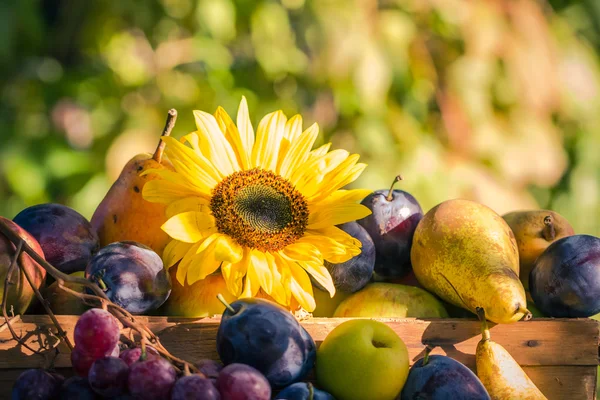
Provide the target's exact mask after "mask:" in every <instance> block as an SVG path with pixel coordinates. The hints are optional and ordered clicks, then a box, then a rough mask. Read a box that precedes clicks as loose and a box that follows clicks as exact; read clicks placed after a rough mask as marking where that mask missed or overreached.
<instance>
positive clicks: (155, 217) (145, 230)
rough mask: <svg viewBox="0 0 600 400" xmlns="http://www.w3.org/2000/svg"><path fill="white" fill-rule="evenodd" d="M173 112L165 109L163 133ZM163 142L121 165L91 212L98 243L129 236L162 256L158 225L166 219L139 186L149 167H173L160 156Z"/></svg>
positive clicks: (147, 178)
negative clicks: (115, 177)
mask: <svg viewBox="0 0 600 400" xmlns="http://www.w3.org/2000/svg"><path fill="white" fill-rule="evenodd" d="M176 118H177V112H176V111H175V110H170V111H169V117H168V118H167V124H166V126H165V129H164V131H163V136H168V135H169V134H170V133H171V130H172V128H173V125H174V124H175V119H176ZM163 151H164V142H163V141H161V142H160V144H159V145H158V147H157V149H156V151H155V152H154V154H150V153H144V154H138V155H136V156H135V157H133V158H132V159H131V160H130V161H129V162H128V163H127V164H126V165H125V167H123V171H121V174H120V175H119V178H118V179H117V180H116V181H115V183H114V184H113V185H112V187H111V188H110V190H109V191H108V193H106V196H105V197H104V199H103V200H102V201H101V202H100V204H99V205H98V208H96V211H95V212H94V215H93V216H92V220H91V223H92V226H93V227H94V229H96V232H98V237H99V239H100V246H106V245H108V244H110V243H113V242H119V241H123V240H132V241H135V242H139V243H142V244H144V245H146V246H148V247H150V248H151V249H152V250H154V251H155V252H156V253H158V254H159V255H161V256H162V253H163V250H164V248H165V246H166V245H167V243H168V242H169V240H170V238H169V236H168V235H167V234H166V233H165V232H163V231H162V230H161V229H160V227H161V225H162V224H164V222H165V221H166V218H165V208H166V206H165V205H164V204H158V203H150V202H147V201H146V200H144V198H143V197H142V188H143V187H144V184H145V183H146V182H148V181H150V180H153V179H158V175H156V174H145V175H142V174H143V173H144V172H145V171H147V170H150V169H162V168H166V169H170V170H172V169H173V167H172V166H171V165H170V163H168V161H167V160H163V158H162V155H163Z"/></svg>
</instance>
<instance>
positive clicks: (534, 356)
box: [0, 316, 598, 369]
mask: <svg viewBox="0 0 600 400" xmlns="http://www.w3.org/2000/svg"><path fill="white" fill-rule="evenodd" d="M141 318H142V320H143V321H145V322H146V323H147V325H148V326H149V327H150V329H152V330H153V331H154V332H156V333H158V335H159V336H160V338H161V341H162V343H163V344H164V345H165V346H166V347H167V348H168V349H169V351H171V352H172V353H173V354H174V355H176V356H180V357H183V358H186V359H191V360H195V359H200V358H211V357H215V356H216V350H215V338H216V332H217V328H218V323H219V320H218V319H202V320H190V319H181V318H168V317H141ZM58 319H59V322H60V323H61V325H62V327H63V329H65V330H66V331H67V334H68V335H70V336H71V337H72V334H73V328H74V325H75V322H76V317H73V316H58ZM344 321H345V319H341V318H340V319H338V318H313V319H310V320H306V321H304V322H303V325H304V326H305V328H306V329H307V330H308V332H309V333H310V334H311V335H312V337H313V338H314V339H315V341H317V342H320V341H322V340H323V339H324V338H325V336H327V334H328V333H329V332H330V331H331V330H332V329H333V328H334V327H336V326H337V325H339V324H340V323H342V322H344ZM383 321H385V322H386V323H387V324H388V325H389V326H390V327H391V328H392V329H394V331H396V332H397V333H398V335H399V336H400V337H401V338H402V339H403V340H404V342H405V343H406V345H407V347H408V350H409V355H410V357H411V360H412V361H416V360H417V359H418V358H420V357H421V356H422V351H423V349H424V344H431V345H434V346H437V347H436V349H435V350H434V351H433V354H447V355H450V356H451V357H453V358H455V359H457V360H458V361H460V362H462V363H464V364H466V365H468V366H470V367H472V366H474V361H475V359H474V352H475V348H476V346H477V343H478V342H479V338H480V325H479V323H478V322H477V321H472V320H453V319H437V320H434V319H432V320H418V319H403V320H391V319H389V320H383ZM14 327H15V329H16V330H17V332H23V333H26V332H29V333H28V334H29V337H30V341H31V343H30V344H31V345H32V346H36V345H37V346H39V343H37V342H39V341H40V340H42V341H43V340H44V339H45V338H46V336H45V335H43V334H40V333H39V329H38V327H42V328H43V329H45V330H47V329H48V328H52V325H51V323H50V320H49V318H48V317H47V316H23V317H22V320H21V321H20V322H18V323H17V324H14ZM491 334H492V340H494V341H496V342H498V343H500V344H501V345H502V346H504V347H505V348H506V350H508V351H509V352H510V353H511V354H512V355H513V357H514V358H515V360H517V362H518V363H519V364H521V365H527V366H535V365H589V366H597V365H598V323H597V322H596V321H593V320H589V319H536V320H532V321H528V322H517V323H514V324H507V325H496V326H493V327H492V328H491ZM15 344H16V343H15V342H14V341H12V340H11V337H10V333H9V332H8V330H4V331H2V332H0V369H2V368H27V367H31V366H34V365H38V364H39V362H38V360H35V357H29V355H30V354H29V352H28V351H27V350H25V349H21V348H20V347H15ZM56 362H57V364H56V365H57V367H62V366H65V367H66V366H69V365H70V363H69V359H68V354H65V355H60V356H59V357H58V359H57V360H56Z"/></svg>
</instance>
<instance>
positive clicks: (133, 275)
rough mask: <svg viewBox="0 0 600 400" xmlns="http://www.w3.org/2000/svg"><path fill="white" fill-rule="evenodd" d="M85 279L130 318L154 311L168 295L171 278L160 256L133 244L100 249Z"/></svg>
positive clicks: (145, 247)
mask: <svg viewBox="0 0 600 400" xmlns="http://www.w3.org/2000/svg"><path fill="white" fill-rule="evenodd" d="M85 276H86V278H88V279H90V280H91V281H92V282H96V283H98V285H99V286H100V287H101V288H103V289H104V290H105V292H106V295H107V296H108V298H109V299H110V300H111V301H113V302H114V303H117V304H118V305H119V306H121V307H123V308H124V309H126V310H127V311H129V312H130V313H132V314H145V313H148V312H149V311H153V310H156V309H157V308H158V307H160V306H161V305H162V304H163V303H164V302H165V301H166V300H167V298H168V297H169V294H170V293H171V278H170V277H169V274H167V271H166V270H165V268H164V266H163V262H162V260H161V258H160V256H159V255H158V254H156V253H155V252H154V251H153V250H152V249H150V248H149V247H147V246H144V245H143V244H140V243H136V242H129V241H123V242H116V243H111V244H109V245H108V246H106V247H103V248H102V249H101V250H100V251H99V252H98V253H97V254H96V255H95V256H94V258H92V260H91V261H90V263H89V265H88V266H87V268H86V270H85Z"/></svg>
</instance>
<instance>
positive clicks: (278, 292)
mask: <svg viewBox="0 0 600 400" xmlns="http://www.w3.org/2000/svg"><path fill="white" fill-rule="evenodd" d="M265 259H266V260H267V263H268V264H269V270H270V271H271V275H272V276H273V289H272V290H271V293H268V294H269V295H270V296H271V297H273V299H275V301H276V302H278V303H280V304H289V301H288V300H287V299H288V296H287V295H286V291H285V289H284V287H283V279H282V274H281V272H280V271H279V268H278V266H277V262H276V260H275V257H274V256H273V255H272V254H270V253H265Z"/></svg>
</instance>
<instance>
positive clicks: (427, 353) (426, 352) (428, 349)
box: [423, 346, 433, 366]
mask: <svg viewBox="0 0 600 400" xmlns="http://www.w3.org/2000/svg"><path fill="white" fill-rule="evenodd" d="M432 350H433V347H431V346H426V347H425V357H423V366H426V365H427V363H428V362H429V354H430V353H431V351H432Z"/></svg>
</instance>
